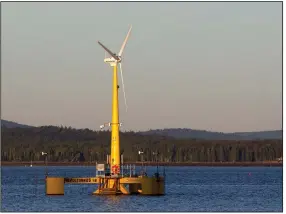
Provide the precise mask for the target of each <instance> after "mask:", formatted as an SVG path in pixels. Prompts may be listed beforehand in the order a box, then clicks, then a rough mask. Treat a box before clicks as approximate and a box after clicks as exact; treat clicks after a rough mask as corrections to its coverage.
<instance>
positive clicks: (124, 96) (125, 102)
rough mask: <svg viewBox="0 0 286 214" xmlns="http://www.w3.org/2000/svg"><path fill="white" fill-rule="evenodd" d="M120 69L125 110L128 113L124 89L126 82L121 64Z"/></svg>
mask: <svg viewBox="0 0 286 214" xmlns="http://www.w3.org/2000/svg"><path fill="white" fill-rule="evenodd" d="M119 67H120V73H121V80H122V86H123V94H124V101H125V108H126V112H127V108H128V107H127V102H126V95H125V88H124V81H123V74H122V67H121V63H119Z"/></svg>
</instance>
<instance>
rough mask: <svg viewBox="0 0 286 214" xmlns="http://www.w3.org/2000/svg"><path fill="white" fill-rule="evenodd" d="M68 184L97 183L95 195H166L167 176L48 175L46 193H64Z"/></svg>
mask: <svg viewBox="0 0 286 214" xmlns="http://www.w3.org/2000/svg"><path fill="white" fill-rule="evenodd" d="M65 183H68V184H97V185H98V188H97V190H96V191H94V192H93V193H92V194H93V195H120V194H123V195H131V194H140V195H157V196H158V195H164V194H165V178H164V177H162V176H153V177H147V176H138V177H113V176H97V177H79V178H63V177H46V195H64V185H65Z"/></svg>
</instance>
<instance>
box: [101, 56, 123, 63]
mask: <svg viewBox="0 0 286 214" xmlns="http://www.w3.org/2000/svg"><path fill="white" fill-rule="evenodd" d="M118 58H119V59H114V58H113V57H107V58H105V59H104V62H106V63H120V62H121V57H118Z"/></svg>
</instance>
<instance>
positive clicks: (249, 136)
mask: <svg viewBox="0 0 286 214" xmlns="http://www.w3.org/2000/svg"><path fill="white" fill-rule="evenodd" d="M3 126H5V127H6V128H32V126H29V125H24V124H19V123H15V122H12V121H7V120H1V127H3ZM138 134H141V135H161V136H169V137H174V138H176V139H206V140H260V139H282V136H283V132H282V130H275V131H261V132H234V133H222V132H211V131H205V130H195V129H179V128H176V129H156V130H150V131H144V132H138Z"/></svg>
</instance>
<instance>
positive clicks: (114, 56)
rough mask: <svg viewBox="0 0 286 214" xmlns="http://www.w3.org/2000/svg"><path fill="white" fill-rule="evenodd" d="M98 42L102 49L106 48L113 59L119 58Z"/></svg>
mask: <svg viewBox="0 0 286 214" xmlns="http://www.w3.org/2000/svg"><path fill="white" fill-rule="evenodd" d="M98 44H99V45H100V46H101V47H103V49H104V50H106V52H107V53H109V54H110V55H111V56H112V57H113V58H114V59H116V60H119V58H118V56H116V55H115V54H114V53H112V51H111V50H109V49H108V48H107V47H105V46H104V45H103V44H102V43H101V42H100V41H98Z"/></svg>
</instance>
